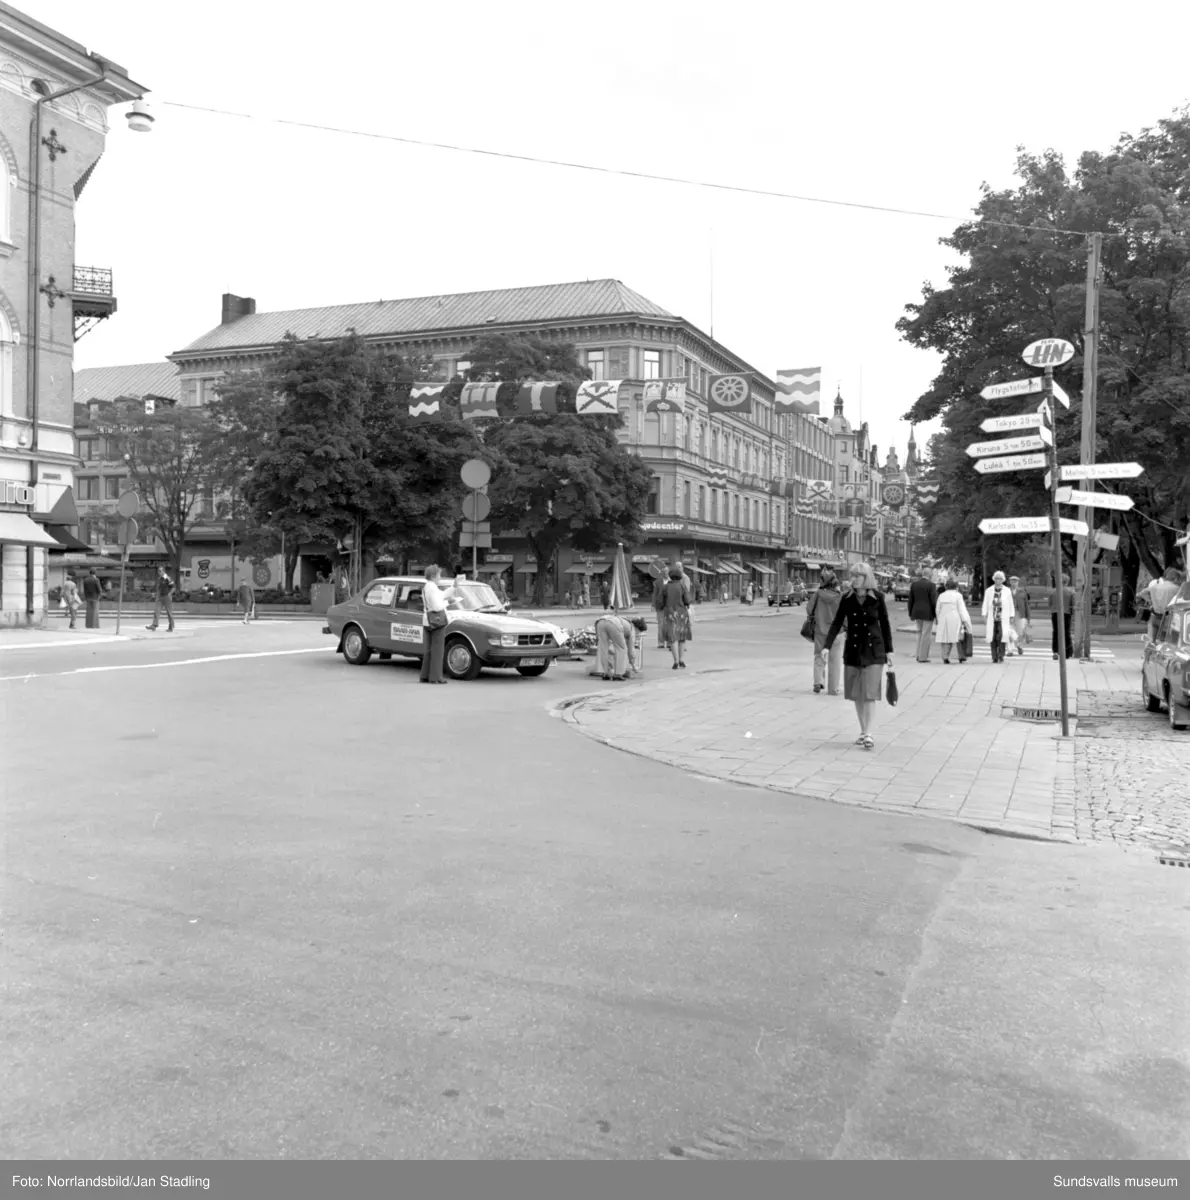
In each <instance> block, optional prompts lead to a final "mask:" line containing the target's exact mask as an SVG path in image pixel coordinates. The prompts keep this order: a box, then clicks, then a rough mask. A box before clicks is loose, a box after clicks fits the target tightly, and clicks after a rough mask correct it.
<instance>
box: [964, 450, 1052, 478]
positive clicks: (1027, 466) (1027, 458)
mask: <svg viewBox="0 0 1190 1200" xmlns="http://www.w3.org/2000/svg"><path fill="white" fill-rule="evenodd" d="M1045 465H1046V457H1045V455H1044V454H1013V455H1011V456H1010V457H1008V458H981V459H980V460H979V462H977V463H976V464H975V469H976V470H977V471H978V472H979V473H980V474H981V475H987V474H988V473H989V472H991V471H1033V470H1037V471H1040V470H1041V469H1042V468H1044V467H1045Z"/></svg>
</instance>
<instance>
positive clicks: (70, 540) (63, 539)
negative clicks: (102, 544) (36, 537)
mask: <svg viewBox="0 0 1190 1200" xmlns="http://www.w3.org/2000/svg"><path fill="white" fill-rule="evenodd" d="M45 528H46V532H47V533H48V534H49V535H50V536H51V537H55V538H57V539H58V542H59V544H60V545H61V546H62V547H63V548H64V549H66V550H79V551H82V552H83V553H84V554H86V553H91V554H98V553H99V551H98V550H96V549H95V548H94V547H93V546H89V545H88V544H87V543H86V542H84V541H80V540H79V539H78V538H76V537H75V536H74V534H73V533H71V532H70V530H69V529H67V528H66V526H65V525H47V526H46V527H45Z"/></svg>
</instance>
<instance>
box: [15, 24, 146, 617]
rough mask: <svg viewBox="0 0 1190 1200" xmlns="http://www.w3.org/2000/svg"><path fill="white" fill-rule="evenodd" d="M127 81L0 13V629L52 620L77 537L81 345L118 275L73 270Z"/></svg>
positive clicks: (64, 42)
mask: <svg viewBox="0 0 1190 1200" xmlns="http://www.w3.org/2000/svg"><path fill="white" fill-rule="evenodd" d="M143 93H144V89H143V87H142V86H141V85H140V84H138V83H135V82H134V81H133V80H132V79H131V78H129V76H128V74H127V72H126V71H125V69H124V68H123V67H121V66H118V65H117V64H115V63H113V62H111V61H110V60H108V59H105V58H101V57H100V56H99V55H97V54H93V53H91V52H89V51H88V50H87V49H86V47H84V46H82V45H80V44H79V43H78V42H75V41H73V40H72V39H70V38H68V37H66V36H65V35H63V34H61V33H57V32H55V31H54V30H52V29H49V28H47V27H46V26H44V25H42V24H40V23H39V22H37V21H34V20H32V19H30V18H29V17H27V16H25V15H24V14H23V13H20V12H17V11H16V10H15V9H12V8H10V7H9V6H8V5H7V4H0V554H2V559H0V624H5V625H13V624H37V623H40V621H41V620H42V618H43V616H44V613H45V606H46V594H47V590H48V569H49V567H48V563H49V559H48V555H49V553H50V552H51V551H62V550H65V549H67V548H69V547H70V546H71V541H72V537H73V535H71V534H70V528H71V527H73V526H77V524H78V514H77V512H76V511H75V506H74V500H73V485H74V472H75V466H76V462H77V460H76V457H75V442H74V420H73V404H74V397H73V394H72V363H73V358H74V343H75V342H76V341H77V340H78V339H79V338H80V337H82V336H83V335H84V334H85V333H86V332H87V330H88V329H89V328H91V327H92V326H93V325H94V323H95V322H97V321H101V320H103V319H105V318H107V317H108V316H110V315H111V314H112V313H114V312H115V311H116V296H115V291H114V287H113V283H112V278H113V268H112V267H111V266H110V265H105V266H94V265H89V264H88V265H83V264H80V263H78V262H76V261H75V252H74V247H75V207H76V205H77V203H78V201H79V200H80V198H81V197H82V194H83V191H84V189H85V188H86V186H87V181H88V180H89V179H90V178H91V175H92V173H93V172H94V170H95V168H96V167H97V166H98V164H99V159H100V156H101V155H102V154H103V148H104V141H105V137H106V134H107V132H108V118H107V110H108V109H109V108H110V107H111V106H112V105H115V104H120V103H123V102H126V101H129V100H135V99H136V98H138V97H140V96H141V95H143Z"/></svg>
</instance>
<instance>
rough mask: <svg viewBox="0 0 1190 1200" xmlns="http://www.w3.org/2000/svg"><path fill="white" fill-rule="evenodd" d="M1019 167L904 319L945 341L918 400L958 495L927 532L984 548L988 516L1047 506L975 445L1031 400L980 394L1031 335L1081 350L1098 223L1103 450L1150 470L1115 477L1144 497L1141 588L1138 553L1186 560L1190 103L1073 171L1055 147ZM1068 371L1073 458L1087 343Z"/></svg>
mask: <svg viewBox="0 0 1190 1200" xmlns="http://www.w3.org/2000/svg"><path fill="white" fill-rule="evenodd" d="M1017 176H1018V179H1019V180H1020V185H1019V186H1018V187H1017V188H1016V189H1015V190H1006V191H1001V192H996V191H992V190H991V189H990V188H988V187H986V186H985V188H984V190H983V195H982V198H981V200H980V202H979V205H978V206H977V208H976V216H975V218H974V219H973V220H971V221H968V222H965V223H964V224H963V225H960V226H959V227H958V228H957V229H956V230H955V231H954V232H953V233H952V234H951V235H950V236H949V237H946V238H943V239H942V242H943V244H944V245H947V246H949V247H951V248H952V249H954V250H956V251H958V252H959V254H960V255H962V257H963V259H964V261H963V263H962V265H960V266H958V267H955V268H954V269H952V270H951V271H950V272H949V276H950V278H949V286H948V287H946V288H942V289H934V288H932V287H931V286H929V285H926V286H925V287H924V288H923V298H922V301H921V303H918V304H910V305H908V306H907V315H906V316H905V317H904V318H902V319H901V321H899V322H898V329H899V330H900V331H901V334H902V336H903V337H904V338H905V339H906V340H907V341H909V342H910V343H912V344H913V345H917V346H921V347H923V348H928V349H933V350H936V351H938V352H940V353H941V354H942V355H943V365H942V369H941V371H940V373H939V375H938V376H937V378H936V379H935V380H934V382H933V384H932V385H931V387H930V388H929V389H928V390H927V391H926V393H925V394H924V395H922V396H921V397H920V398H919V399H918V400H917V402H916V403H915V404H914V405H913V407H912V409H911V410H910V412H909V413H908V414H907V416H908V418H909V419H910V420H914V421H925V420H929V419H931V418H933V417H936V416H938V415H941V416H942V424H943V433H942V435H941V436H940V438H939V439H938V441H937V443H936V444H935V446H934V447H933V457H934V467H935V471H936V473H937V474H938V476H939V478H940V480H941V482H942V485H943V487H942V495H943V496H944V497H945V498H946V503H945V504H944V503H941V502H940V503H939V504H938V505H937V506H936V512H935V513H934V514H933V516H932V518H931V519H930V520H929V521H928V522H927V527H926V528H927V539H929V545H930V546H931V548H934V539H937V548H938V549H939V550H942V549H945V550H946V552H948V553H958V552H962V553H964V554H966V555H969V556H970V561H977V560H978V559H979V558H980V555H979V554H978V553H976V549H977V547H978V546H979V541H978V534H977V531H975V530H974V526H975V524H977V522H978V520H979V519H980V518H981V517H986V516H1002V515H1010V514H1019V515H1041V514H1044V513H1046V512H1048V506H1047V503H1046V498H1045V495H1044V493H1043V490H1042V480H1041V472H1039V471H1025V472H1019V473H1013V474H1012V475H1011V476H1008V475H1004V476H978V475H976V473H975V471H974V470H972V469H971V467H970V460H969V459H968V458H967V457H966V455H965V453H964V449H965V446H966V445H967V443H968V442H970V441H975V440H980V439H981V438H984V437H986V436H987V435H985V434H981V433H980V431H979V428H978V426H979V423H980V421H982V420H983V419H984V418H985V417H987V416H992V415H1002V414H1004V413H1006V412H1015V411H1024V406H1025V403H1026V401H1019V400H1017V401H1003V400H1001V401H984V400H982V399H980V398H979V396H978V393H979V390H980V389H981V388H983V387H984V386H986V385H987V384H989V383H994V382H998V381H1002V380H1007V379H1012V378H1016V377H1019V376H1020V375H1021V374H1022V373H1023V371H1022V366H1023V364H1022V363H1021V360H1020V352H1021V350H1022V349H1023V348H1024V347H1025V346H1026V345H1027V344H1028V343H1029V342H1031V341H1033V340H1035V339H1036V338H1039V337H1049V336H1056V337H1063V338H1065V339H1066V340H1068V341H1070V342H1072V343H1074V345H1075V346H1076V347H1077V348H1079V349H1080V351H1081V348H1082V344H1083V339H1082V323H1083V304H1084V281H1085V271H1086V259H1085V244H1084V238H1083V237H1081V236H1078V235H1080V234H1086V233H1090V232H1091V231H1092V230H1099V231H1102V232H1103V233H1104V234H1105V238H1104V254H1103V264H1104V274H1103V284H1102V289H1101V301H1100V314H1101V322H1100V323H1101V342H1100V346H1101V348H1100V366H1099V373H1098V387H1097V395H1098V420H1097V428H1096V433H1097V447H1096V456H1097V458H1098V460H1099V461H1108V460H1110V461H1132V460H1135V461H1137V462H1140V463H1141V465H1142V466H1143V467H1144V468H1145V473H1144V474H1143V475H1142V476H1141V477H1140V478H1139V479H1138V480H1126V481H1119V482H1118V483H1107V484H1105V486H1107V487H1108V488H1110V489H1113V490H1120V491H1126V492H1127V494H1129V495H1131V496H1132V497H1133V498H1134V500H1135V501H1136V511H1135V512H1134V513H1128V514H1124V515H1123V518H1122V519H1123V526H1124V528H1123V533H1124V537H1123V538H1122V540H1121V550H1122V552H1123V557H1122V561H1123V565H1124V569H1125V579H1126V584H1127V585H1128V586H1131V585H1132V584H1133V583H1134V582H1135V578H1136V573H1137V570H1138V569H1139V567H1140V565H1141V564H1143V565H1144V566H1145V567H1147V568H1148V570H1149V571H1151V572H1153V573H1157V572H1159V571H1160V570H1161V569H1162V568H1163V567H1164V566H1166V565H1170V564H1173V563H1175V562H1176V561H1177V552H1176V548H1175V545H1174V542H1175V539H1176V536H1177V534H1176V532H1175V530H1178V529H1185V528H1186V526H1187V523H1188V522H1190V517H1188V514H1190V471H1187V469H1186V466H1185V464H1186V462H1187V461H1190V110H1182V111H1180V112H1178V113H1176V114H1174V116H1172V117H1171V118H1169V119H1167V120H1163V121H1160V122H1158V125H1157V126H1156V128H1154V129H1147V130H1144V131H1143V132H1142V133H1141V134H1139V135H1137V136H1135V137H1133V136H1125V137H1123V138H1121V140H1120V141H1119V143H1118V144H1117V146H1116V147H1115V148H1114V149H1113V150H1112V151H1111V152H1110V153H1108V154H1099V153H1094V152H1088V153H1085V154H1083V155H1082V156H1081V158H1080V159H1079V164H1078V169H1077V170H1076V172H1075V173H1074V176H1073V178H1071V177H1070V176H1069V175H1068V173H1067V171H1066V167H1065V164H1064V162H1063V160H1062V158H1061V157H1060V156H1059V155H1057V154H1055V153H1054V152H1053V151H1047V152H1045V153H1044V154H1041V155H1031V154H1027V153H1025V152H1024V151H1023V150H1022V151H1021V152H1020V153H1019V157H1018V159H1017ZM1068 231H1074V234H1075V236H1071V233H1070V232H1068ZM1058 378H1059V381H1060V382H1061V384H1062V386H1063V387H1064V388H1065V390H1066V391H1067V392H1069V393H1070V394H1071V397H1072V403H1071V409H1070V411H1069V413H1065V412H1063V411H1062V410H1059V422H1058V430H1057V433H1056V437H1057V442H1058V448H1059V458H1060V461H1062V462H1065V463H1072V462H1077V461H1078V457H1079V441H1080V438H1081V428H1080V423H1081V409H1080V406H1079V403H1078V396H1079V393H1080V391H1081V378H1082V358H1081V354H1078V355H1076V356H1075V358H1074V360H1073V361H1072V362H1071V363H1070V364H1068V365H1067V367H1065V368H1061V369H1059V372H1058ZM996 541H997V546H996V548H997V551H998V552H1002V553H1010V552H1011V543H1009V542H1007V541H1006V539H1001V538H997V539H996ZM1024 544H1025V543H1018V545H1021V546H1023V545H1024ZM1072 551H1073V546H1072V545H1068V546H1066V547H1065V552H1066V553H1067V555H1070V554H1072Z"/></svg>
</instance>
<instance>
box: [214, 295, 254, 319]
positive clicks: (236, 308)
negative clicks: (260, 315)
mask: <svg viewBox="0 0 1190 1200" xmlns="http://www.w3.org/2000/svg"><path fill="white" fill-rule="evenodd" d="M255 311H256V301H255V300H253V299H252V297H251V296H237V295H235V294H234V293H232V292H224V293H223V315H222V316H221V317H220V318H219V324H220V325H230V324H231V323H232V321H238V320H239V319H240V318H241V317H250V316H252V314H253V313H254V312H255Z"/></svg>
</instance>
